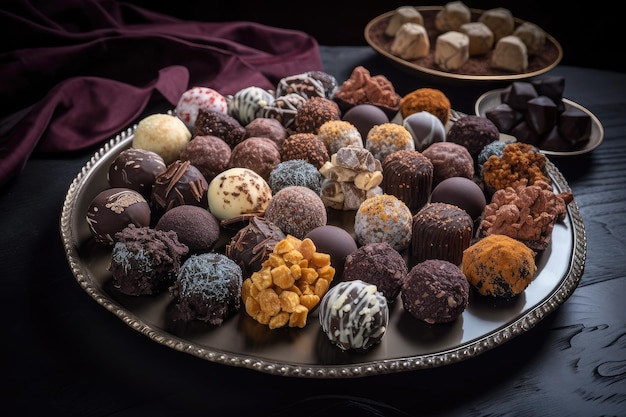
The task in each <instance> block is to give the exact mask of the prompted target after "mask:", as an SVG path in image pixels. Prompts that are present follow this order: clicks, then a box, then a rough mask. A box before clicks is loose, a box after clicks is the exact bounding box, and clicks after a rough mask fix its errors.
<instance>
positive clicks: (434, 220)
mask: <svg viewBox="0 0 626 417" xmlns="http://www.w3.org/2000/svg"><path fill="white" fill-rule="evenodd" d="M473 227H474V221H473V220H472V218H471V217H470V215H469V214H467V212H466V211H465V210H463V209H461V208H460V207H457V206H455V205H452V204H446V203H428V204H427V205H425V206H424V207H423V208H422V209H421V210H420V211H418V212H417V213H416V214H415V216H413V226H412V228H413V236H418V238H417V239H413V240H412V241H411V262H412V264H413V265H415V264H418V263H420V262H423V261H425V260H427V259H444V260H446V261H449V262H452V263H453V264H455V265H460V264H461V259H462V258H463V251H464V250H465V249H467V248H468V247H469V245H470V244H471V241H472V232H473Z"/></svg>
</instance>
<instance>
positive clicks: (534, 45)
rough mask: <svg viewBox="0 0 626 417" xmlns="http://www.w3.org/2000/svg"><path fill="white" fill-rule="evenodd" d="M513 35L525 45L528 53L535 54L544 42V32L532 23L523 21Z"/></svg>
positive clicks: (539, 50)
mask: <svg viewBox="0 0 626 417" xmlns="http://www.w3.org/2000/svg"><path fill="white" fill-rule="evenodd" d="M513 36H517V37H518V38H520V39H521V41H522V42H524V45H526V50H527V51H528V55H537V54H539V53H540V52H541V50H542V49H543V46H544V44H545V43H546V33H545V32H544V31H543V29H541V28H540V27H539V26H537V25H536V24H534V23H530V22H524V23H522V24H521V25H519V26H518V27H517V29H515V31H514V32H513Z"/></svg>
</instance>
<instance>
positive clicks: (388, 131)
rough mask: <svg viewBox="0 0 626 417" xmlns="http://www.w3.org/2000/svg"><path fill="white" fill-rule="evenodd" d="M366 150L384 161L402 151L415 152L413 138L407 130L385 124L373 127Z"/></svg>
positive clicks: (367, 139) (392, 124)
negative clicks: (388, 156) (392, 154)
mask: <svg viewBox="0 0 626 417" xmlns="http://www.w3.org/2000/svg"><path fill="white" fill-rule="evenodd" d="M365 148H366V149H367V150H368V151H370V152H371V153H372V155H373V156H374V158H376V159H378V160H379V161H381V162H382V161H383V160H384V159H385V157H386V156H387V155H389V154H391V153H394V152H397V151H400V150H411V151H414V150H415V143H414V141H413V136H411V133H409V131H408V130H406V128H404V127H403V126H401V125H399V124H396V123H391V122H390V123H383V124H382V125H376V126H374V127H372V128H371V129H370V131H369V133H368V134H367V138H366V140H365Z"/></svg>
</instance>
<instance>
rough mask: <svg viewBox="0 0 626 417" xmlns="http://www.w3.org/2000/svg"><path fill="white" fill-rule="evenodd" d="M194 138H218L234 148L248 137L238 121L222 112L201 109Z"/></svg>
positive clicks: (195, 126)
mask: <svg viewBox="0 0 626 417" xmlns="http://www.w3.org/2000/svg"><path fill="white" fill-rule="evenodd" d="M192 132H193V136H194V137H195V136H217V137H218V138H220V139H222V140H223V141H224V142H226V143H227V144H228V146H230V147H231V148H234V147H235V145H237V144H238V143H239V142H241V141H242V140H243V139H244V138H245V136H246V129H245V128H244V127H243V126H242V125H241V123H239V121H238V120H237V119H235V118H234V117H232V116H230V115H229V114H225V113H222V112H217V111H211V110H208V111H207V110H204V109H200V110H199V111H198V118H197V119H196V124H195V125H194V128H193V131H192Z"/></svg>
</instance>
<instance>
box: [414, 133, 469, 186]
mask: <svg viewBox="0 0 626 417" xmlns="http://www.w3.org/2000/svg"><path fill="white" fill-rule="evenodd" d="M422 154H423V155H424V156H425V157H426V158H428V160H429V161H430V162H431V163H432V164H433V182H432V186H433V187H436V186H437V184H439V183H440V182H441V181H443V180H445V179H447V178H451V177H465V178H473V177H474V158H472V155H471V154H470V152H469V150H468V149H467V148H466V147H465V146H463V145H459V144H458V143H454V142H437V143H433V144H432V145H430V146H429V147H428V148H426V149H425V150H424V152H422Z"/></svg>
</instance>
